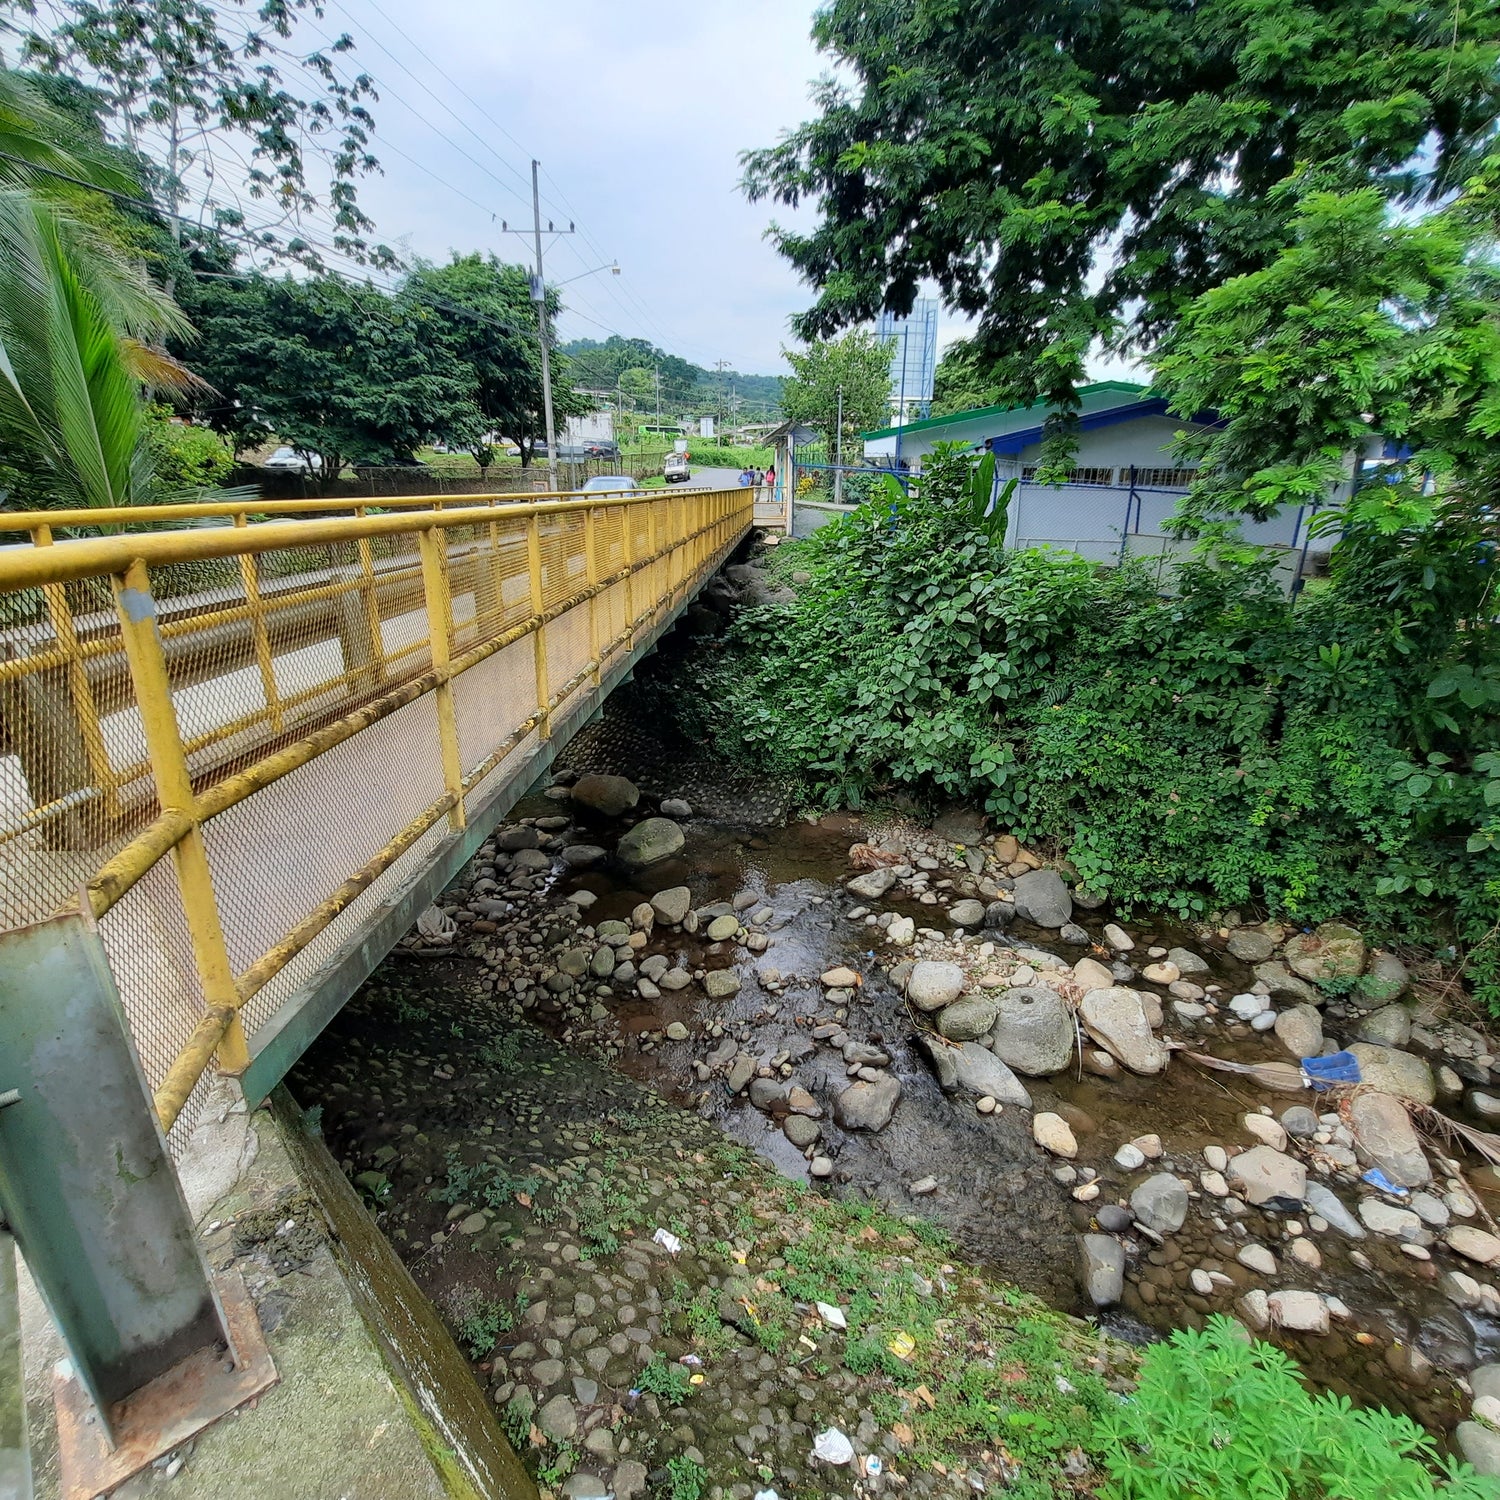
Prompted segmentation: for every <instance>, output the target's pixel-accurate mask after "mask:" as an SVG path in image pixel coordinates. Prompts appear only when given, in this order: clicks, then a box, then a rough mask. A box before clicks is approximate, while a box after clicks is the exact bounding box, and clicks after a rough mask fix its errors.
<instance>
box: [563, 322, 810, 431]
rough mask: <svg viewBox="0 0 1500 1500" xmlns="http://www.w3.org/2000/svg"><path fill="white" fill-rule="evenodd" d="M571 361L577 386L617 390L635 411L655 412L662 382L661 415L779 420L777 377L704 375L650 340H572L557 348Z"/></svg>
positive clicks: (615, 337) (735, 373)
mask: <svg viewBox="0 0 1500 1500" xmlns="http://www.w3.org/2000/svg"><path fill="white" fill-rule="evenodd" d="M560 352H561V353H563V354H565V355H567V357H568V359H569V360H570V361H571V364H572V369H571V371H570V374H571V375H572V378H573V383H574V384H575V385H580V386H584V387H587V388H588V389H590V390H599V391H607V390H616V391H619V392H621V393H622V394H623V395H624V396H625V397H626V398H628V399H630V400H632V401H633V402H634V404H635V407H636V409H637V410H638V411H654V410H655V409H656V397H657V380H658V378H659V379H660V382H661V409H662V412H663V414H664V415H666V414H670V415H672V416H688V415H693V416H706V415H707V414H709V413H710V412H718V411H721V410H722V411H724V412H726V414H727V413H728V412H729V411H730V405H731V402H732V403H733V407H734V411H735V413H736V414H737V415H738V416H740V417H742V418H745V419H748V420H750V421H775V420H777V419H778V418H779V417H780V416H781V376H779V375H742V374H740V373H739V372H738V371H736V370H725V371H723V372H722V373H721V372H720V371H718V370H705V369H704V368H703V367H702V366H701V365H695V364H693V363H692V361H691V360H686V359H682V358H680V357H679V356H677V355H675V354H668V353H667V352H666V351H665V350H664V349H658V348H657V347H656V345H655V344H653V343H651V342H650V340H649V339H627V338H621V337H620V335H619V334H611V335H610V336H609V337H608V338H607V339H605V340H603V342H600V341H599V340H598V339H574V340H573V341H572V342H571V343H567V344H563V345H562V346H561V351H560Z"/></svg>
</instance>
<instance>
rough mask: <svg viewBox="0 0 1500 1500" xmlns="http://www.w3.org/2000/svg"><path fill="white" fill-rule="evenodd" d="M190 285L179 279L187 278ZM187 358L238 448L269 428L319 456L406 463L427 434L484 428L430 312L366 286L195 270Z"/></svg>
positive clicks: (467, 435)
mask: <svg viewBox="0 0 1500 1500" xmlns="http://www.w3.org/2000/svg"><path fill="white" fill-rule="evenodd" d="M185 290H187V288H185ZM189 307H190V310H191V312H192V314H193V318H194V321H195V322H196V324H197V327H198V330H199V335H200V337H199V340H198V342H197V343H196V345H194V346H193V348H192V351H191V354H192V359H193V364H194V368H195V369H196V370H197V371H198V372H199V373H200V374H201V375H202V376H203V377H204V379H205V380H207V381H208V383H209V384H210V385H211V386H212V387H213V388H214V389H213V393H212V394H211V395H210V396H208V397H206V398H204V399H202V400H201V401H200V402H199V403H198V405H199V408H200V410H201V413H202V415H203V416H204V417H205V418H206V419H207V420H208V421H209V423H210V424H211V425H212V426H213V427H215V428H216V429H217V430H219V431H221V432H223V433H225V434H226V435H228V436H230V437H231V438H232V439H233V441H234V442H235V444H236V447H237V448H245V447H250V446H253V445H254V444H256V443H262V442H265V441H267V440H269V439H270V438H272V437H275V438H278V439H279V440H280V441H281V442H283V443H286V444H288V445H289V446H290V447H293V448H295V449H297V450H298V451H299V452H301V453H305V454H308V455H315V456H316V457H317V458H318V459H319V460H320V473H321V475H322V477H323V478H324V479H325V480H329V479H333V478H336V477H337V476H338V474H339V472H340V471H341V470H342V469H343V468H344V467H345V466H346V465H348V464H355V465H360V464H376V465H378V464H390V463H413V462H415V453H416V450H417V448H419V447H420V446H421V445H422V444H424V443H428V442H431V441H434V440H442V441H445V442H450V443H456V444H462V445H464V446H468V445H469V444H470V443H472V442H474V441H476V440H477V437H478V434H479V432H480V431H481V430H482V429H481V418H480V414H479V407H478V405H477V402H476V399H475V380H474V372H473V370H472V369H470V368H469V366H467V365H466V364H464V363H463V362H462V361H460V360H458V359H457V358H455V357H454V356H453V355H452V353H451V352H450V351H449V350H448V349H447V348H446V347H445V346H444V344H443V343H442V341H441V340H440V339H439V338H436V337H434V336H433V330H432V327H431V326H430V321H429V319H428V318H426V317H425V316H423V315H422V314H421V313H420V312H418V311H417V310H415V309H414V308H412V307H411V306H408V305H406V304H405V303H404V302H403V301H402V300H401V299H400V298H391V297H389V296H387V295H386V294H385V293H383V292H381V291H380V290H378V289H377V288H375V287H373V286H356V285H352V284H350V283H349V282H346V281H344V280H343V279H342V278H339V277H333V276H324V277H310V278H303V279H296V278H293V277H282V278H273V277H268V276H264V275H261V274H258V273H248V274H244V275H238V274H236V273H234V272H231V271H225V272H218V273H216V274H215V275H213V276H211V277H204V278H198V279H196V280H195V281H194V282H193V283H192V286H191V300H190V302H189Z"/></svg>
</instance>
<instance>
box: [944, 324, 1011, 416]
mask: <svg viewBox="0 0 1500 1500" xmlns="http://www.w3.org/2000/svg"><path fill="white" fill-rule="evenodd" d="M1000 400H1001V388H1000V383H999V381H998V380H997V379H996V378H995V374H994V360H993V359H991V358H988V357H986V355H985V354H984V353H983V351H982V350H980V349H978V348H977V347H976V346H975V345H974V343H973V341H972V340H971V339H955V340H954V341H953V342H952V343H951V344H949V345H948V347H947V348H946V349H944V350H943V357H942V358H941V359H940V360H938V362H937V370H936V372H935V374H934V375H933V382H932V414H933V416H935V417H949V416H952V415H953V414H954V413H955V412H961V411H972V410H974V408H975V407H978V406H997V405H999V403H1000Z"/></svg>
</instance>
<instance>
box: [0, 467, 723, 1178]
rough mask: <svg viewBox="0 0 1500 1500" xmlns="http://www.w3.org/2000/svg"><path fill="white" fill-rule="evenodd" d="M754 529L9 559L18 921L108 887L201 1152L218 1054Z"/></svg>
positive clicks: (250, 1031)
mask: <svg viewBox="0 0 1500 1500" xmlns="http://www.w3.org/2000/svg"><path fill="white" fill-rule="evenodd" d="M750 510H751V505H750V498H749V495H748V492H740V493H738V494H735V493H727V494H725V493H711V492H690V493H688V494H684V495H680V496H677V495H673V496H664V497H649V498H647V497H637V498H634V499H625V498H622V497H605V498H602V499H598V500H595V499H593V498H591V499H589V500H588V501H574V502H569V501H563V502H561V503H557V502H553V503H541V504H537V505H530V504H518V505H515V506H512V507H509V508H504V507H502V508H496V509H494V510H492V511H489V512H487V513H485V514H484V515H482V516H480V515H477V514H476V513H474V512H472V511H470V512H467V513H464V514H463V516H462V519H461V520H456V519H454V516H453V513H452V512H451V511H450V512H446V513H445V512H432V511H428V512H420V511H419V512H402V513H400V514H397V515H391V516H382V517H367V518H358V517H353V516H346V517H343V518H339V519H334V520H328V519H309V520H306V521H302V520H292V521H281V522H272V523H268V526H267V527H262V526H239V527H238V528H236V529H235V530H234V531H232V532H230V530H229V529H228V528H227V527H218V528H207V529H200V530H182V531H175V532H173V531H168V532H163V531H161V530H159V529H157V530H153V532H152V533H150V534H146V535H142V536H139V537H124V538H121V537H100V538H94V539H86V540H77V541H69V542H61V543H57V544H55V545H54V546H51V547H44V546H37V547H34V548H9V549H5V550H4V551H3V552H0V922H4V923H5V924H6V925H8V926H16V925H21V924H25V923H30V922H35V921H37V920H40V919H42V918H44V917H46V916H48V915H50V914H51V913H53V912H55V911H57V910H59V909H60V908H62V907H64V906H71V905H74V904H76V903H77V901H78V900H79V898H80V892H82V899H83V901H84V903H85V905H86V906H87V907H90V908H91V909H92V910H93V911H94V912H95V913H96V914H97V915H98V916H99V919H100V933H101V938H102V941H103V944H104V948H105V951H106V953H107V955H108V959H109V962H110V965H111V968H112V970H113V972H114V974H115V976H116V979H117V981H118V983H119V987H120V991H121V994H122V996H123V998H124V1001H125V1006H126V1011H127V1015H128V1018H129V1021H130V1025H131V1029H132V1032H133V1034H134V1036H135V1040H136V1045H137V1047H138V1050H139V1052H140V1055H141V1059H142V1065H143V1067H144V1069H145V1071H146V1075H147V1079H148V1081H149V1083H150V1084H151V1086H152V1087H153V1089H155V1090H157V1099H158V1107H159V1108H160V1109H161V1110H162V1111H163V1118H166V1119H168V1120H175V1122H176V1123H175V1127H174V1128H173V1129H172V1131H171V1136H170V1139H171V1141H172V1144H173V1147H174V1150H180V1148H181V1145H182V1143H183V1141H184V1139H185V1137H186V1135H187V1134H188V1133H189V1132H190V1131H191V1129H192V1127H193V1124H194V1122H195V1120H196V1117H197V1112H198V1106H199V1103H200V1102H201V1100H202V1099H203V1097H204V1096H205V1092H206V1084H205V1083H204V1082H203V1070H204V1067H205V1064H207V1063H209V1061H210V1059H211V1057H212V1055H213V1052H214V1049H215V1048H218V1049H219V1056H220V1061H221V1063H223V1061H224V1059H225V1058H226V1056H232V1055H234V1053H233V1049H235V1048H237V1049H238V1056H239V1058H240V1062H239V1064H238V1066H239V1067H240V1068H243V1067H244V1066H245V1065H246V1062H247V1061H248V1060H250V1059H252V1058H253V1057H254V1055H255V1052H256V1050H257V1047H258V1046H259V1045H261V1043H260V1042H259V1041H258V1040H257V1035H259V1036H260V1037H262V1038H263V1037H266V1036H269V1035H271V1034H272V1033H274V1032H275V1030H276V1028H277V1026H278V1025H279V1024H280V1022H281V1020H282V1019H283V1018H284V1017H285V1016H286V1015H289V1014H291V1013H292V1010H293V1009H294V1008H295V1006H296V1004H298V1003H300V998H302V997H305V996H306V995H307V994H308V993H310V992H311V990H312V989H315V988H316V985H317V984H318V983H319V982H320V981H321V978H322V976H324V975H325V974H326V973H327V972H329V970H330V967H331V966H332V965H334V964H335V963H336V962H338V961H340V960H341V959H342V958H343V957H346V956H347V955H349V954H352V953H353V952H354V951H355V950H356V947H357V945H358V944H359V943H360V942H361V940H362V935H363V934H365V933H366V932H367V931H368V930H369V925H370V923H371V922H372V921H373V920H374V919H375V917H376V915H377V913H379V912H381V911H382V910H386V909H387V908H389V909H390V910H397V909H399V908H398V907H397V906H396V905H394V903H398V902H399V901H400V900H401V899H402V898H403V897H404V896H405V895H406V894H407V893H409V892H410V891H411V890H412V889H413V886H414V883H415V882H417V881H418V880H419V879H420V878H421V877H422V875H423V872H424V871H426V870H428V869H429V868H430V866H431V865H432V862H433V861H434V859H435V858H436V857H437V853H438V851H439V850H440V849H441V848H442V847H443V846H444V844H445V842H446V841H447V840H449V839H450V838H451V837H452V836H453V832H454V826H455V825H457V824H459V823H461V821H462V819H463V817H464V816H465V814H466V813H467V812H472V811H473V810H475V809H479V808H483V807H486V806H487V805H488V803H489V801H490V799H491V797H492V796H493V794H494V793H495V791H496V790H497V789H498V788H499V787H500V786H501V785H502V784H503V783H505V782H506V781H507V780H510V781H512V783H513V784H520V783H524V780H525V777H524V776H522V777H520V778H517V777H516V773H517V772H518V771H524V770H525V768H526V767H527V765H528V763H529V760H530V757H531V756H532V755H533V754H534V753H535V751H536V750H537V748H538V746H539V745H540V742H541V740H542V738H543V737H544V735H545V734H546V733H548V732H550V731H551V729H552V727H553V726H554V724H558V723H561V722H562V720H563V719H565V718H567V717H568V716H569V713H570V709H571V708H572V707H573V706H574V705H575V704H580V703H585V702H588V701H590V700H589V695H590V694H591V693H593V692H595V691H596V689H597V688H598V687H599V686H600V685H604V684H606V683H607V680H609V679H610V677H611V676H612V675H613V674H614V673H616V672H618V671H619V670H620V669H621V668H622V667H623V666H624V664H625V660H626V656H627V653H628V651H629V649H630V647H631V646H632V645H633V644H635V643H636V642H637V641H638V640H641V639H643V638H644V637H645V636H646V635H647V633H648V632H650V631H652V630H653V629H654V628H655V627H656V626H657V625H659V624H660V623H661V622H662V621H663V620H665V619H666V617H667V615H668V612H669V611H670V609H671V608H672V607H673V606H674V605H675V604H677V603H680V601H681V599H682V598H683V597H684V596H685V595H686V594H688V593H690V592H691V590H692V589H693V587H695V586H696V584H698V583H701V582H702V581H703V579H704V577H706V574H707V572H708V570H709V568H710V567H712V566H713V565H714V564H715V562H716V561H717V560H718V559H719V558H720V557H721V556H722V554H723V551H724V549H725V548H726V547H727V546H728V545H729V544H731V543H732V542H733V541H734V540H735V539H736V538H737V537H738V536H739V535H741V534H742V533H743V531H744V529H745V527H746V526H747V525H748V524H749V520H750ZM161 514H162V516H163V518H166V517H167V516H168V515H169V514H170V513H169V512H168V511H166V510H163V511H162V512H161ZM80 549H82V550H80ZM656 554H659V555H656ZM80 559H87V560H88V561H87V563H86V564H85V562H83V561H81V560H80ZM38 580H40V582H39V581H38ZM605 580H613V581H611V582H607V583H606V582H605ZM117 590H118V591H120V596H119V597H120V600H121V603H120V604H118V605H117V602H116V592H117ZM539 609H540V611H541V612H542V613H544V614H547V615H550V616H551V618H550V619H547V620H546V622H545V624H543V623H541V622H540V621H539V620H538V619H537V614H538V610H539ZM430 620H437V621H442V622H445V624H444V632H445V634H446V636H447V641H446V647H447V653H446V655H447V658H448V659H449V660H450V661H451V662H452V666H451V668H448V667H442V666H441V665H440V663H441V662H442V661H443V659H444V658H443V654H442V653H438V654H436V660H435V652H434V642H433V641H432V640H431V639H430V625H429V621H430ZM538 629H540V631H541V634H540V636H538V635H537V634H536V633H535V632H536V631H537V630H538ZM512 637H513V638H512ZM502 642H506V644H501V643H502ZM539 671H540V672H542V673H544V674H545V689H546V695H547V696H549V697H550V698H552V699H554V700H556V701H555V703H554V704H553V705H552V708H553V711H552V713H551V716H550V718H548V716H547V709H548V704H547V703H545V702H543V701H542V698H543V692H542V683H541V682H540V681H539ZM528 721H534V722H530V723H529V722H528ZM523 726H524V727H523ZM455 768H456V769H455ZM158 784H159V785H160V786H161V787H162V788H163V789H164V790H163V791H162V793H161V796H160V798H159V797H158V791H157V788H158ZM163 804H165V807H164V805H163ZM461 809H462V810H461ZM179 861H180V862H181V871H182V872H186V873H185V874H184V873H180V872H179V868H178V862H179ZM206 1011H207V1012H208V1013H209V1015H210V1019H211V1020H212V1023H213V1024H212V1025H211V1026H209V1027H208V1029H207V1030H205V1028H204V1018H205V1012H206ZM227 1018H234V1019H233V1020H230V1019H227ZM241 1027H242V1028H243V1034H242V1032H241ZM246 1038H248V1039H249V1041H250V1046H249V1049H248V1051H247V1050H246V1045H245V1042H246ZM226 1049H229V1050H228V1051H226ZM209 1071H210V1072H211V1071H212V1069H210V1070H209Z"/></svg>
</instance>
